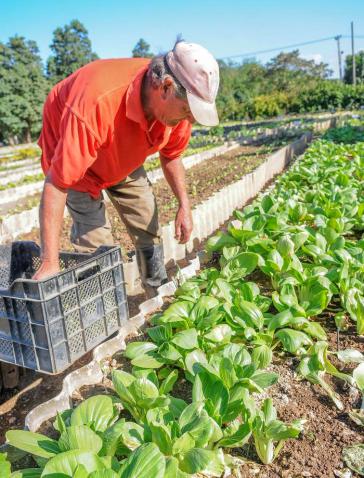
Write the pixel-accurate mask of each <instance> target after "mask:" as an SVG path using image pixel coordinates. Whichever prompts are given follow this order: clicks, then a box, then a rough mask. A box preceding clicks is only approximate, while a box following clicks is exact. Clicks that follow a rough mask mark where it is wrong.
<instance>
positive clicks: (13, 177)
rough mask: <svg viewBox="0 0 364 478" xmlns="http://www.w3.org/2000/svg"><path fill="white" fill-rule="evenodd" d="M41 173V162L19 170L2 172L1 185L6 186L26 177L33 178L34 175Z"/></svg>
mask: <svg viewBox="0 0 364 478" xmlns="http://www.w3.org/2000/svg"><path fill="white" fill-rule="evenodd" d="M41 172H42V168H41V167H40V165H39V162H38V163H35V164H31V165H30V166H25V167H22V168H19V169H18V168H17V169H14V170H12V169H10V170H8V171H0V184H1V185H2V186H4V185H5V184H8V183H15V182H17V181H20V180H21V179H23V178H25V177H26V176H33V175H34V174H40V173H41Z"/></svg>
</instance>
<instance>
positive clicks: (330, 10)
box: [0, 0, 364, 76]
mask: <svg viewBox="0 0 364 478" xmlns="http://www.w3.org/2000/svg"><path fill="white" fill-rule="evenodd" d="M0 12H1V14H0V25H1V27H0V41H2V42H5V41H7V39H8V37H9V36H12V35H14V34H19V35H23V36H25V37H26V38H29V39H32V40H35V41H36V42H37V43H38V46H39V48H40V52H41V55H42V57H43V59H46V58H47V56H48V55H49V54H50V50H49V44H50V43H51V40H52V32H53V30H54V29H55V28H56V27H57V26H63V25H64V24H66V23H68V22H69V21H70V20H72V19H74V18H77V19H78V20H80V21H81V22H82V23H83V24H84V25H85V26H86V28H87V29H88V31H89V36H90V39H91V41H92V46H93V50H94V51H96V53H97V54H98V55H99V56H100V57H101V58H111V57H122V56H130V54H131V50H132V48H133V46H134V45H135V43H136V42H137V41H138V39H139V38H140V37H143V38H145V39H146V40H147V41H148V42H149V43H150V45H151V48H152V51H154V52H160V51H166V50H168V49H169V48H171V46H172V45H173V43H174V40H175V38H176V35H177V34H178V33H181V34H182V35H183V37H184V38H185V39H186V40H189V41H193V42H196V43H201V44H203V45H204V46H206V47H207V48H208V49H209V50H210V51H211V52H212V53H213V54H214V55H215V56H216V57H217V58H220V57H225V56H230V55H237V54H240V53H248V52H251V51H256V50H264V49H268V48H275V47H280V46H283V45H290V44H293V43H300V42H305V41H310V40H315V39H320V38H324V37H329V36H333V35H337V34H342V35H350V21H351V20H353V21H354V25H355V34H356V35H361V36H362V37H363V38H361V39H357V40H356V48H357V49H360V48H361V49H364V1H363V0H345V1H342V0H331V1H329V0H305V1H302V0H301V1H297V0H296V1H295V0H290V1H287V0H281V1H277V0H276V1H274V0H260V1H257V0H256V1H254V0H241V1H237V0H218V1H204V0H174V1H166V0H164V1H163V2H162V1H160V0H157V1H152V0H149V1H144V0H143V1H137V0H134V1H133V0H129V1H125V0H117V1H116V0H111V1H108V0H103V1H100V0H97V1H95V0H89V1H87V0H63V1H58V2H57V1H54V0H53V2H52V1H51V0H47V1H44V0H2V2H1V10H0ZM350 48H351V46H350V40H349V39H343V40H342V50H343V51H344V55H345V54H347V53H350ZM300 51H301V52H302V54H303V55H304V56H305V57H307V58H314V59H316V60H321V59H322V60H323V61H325V62H327V63H329V64H330V66H331V68H332V69H333V70H334V72H335V76H337V71H338V70H337V46H336V42H335V41H334V40H330V41H326V42H322V43H317V44H312V45H307V46H305V47H302V48H300ZM275 54H276V53H270V54H264V55H257V57H256V58H257V59H258V60H260V61H262V62H266V61H267V60H269V59H270V58H271V57H272V56H274V55H275Z"/></svg>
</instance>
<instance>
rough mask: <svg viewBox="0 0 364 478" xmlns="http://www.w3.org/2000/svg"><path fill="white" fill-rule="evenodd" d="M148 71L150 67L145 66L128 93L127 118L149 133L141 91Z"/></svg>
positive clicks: (129, 87) (138, 73)
mask: <svg viewBox="0 0 364 478" xmlns="http://www.w3.org/2000/svg"><path fill="white" fill-rule="evenodd" d="M147 70H148V66H143V68H141V69H140V70H139V71H138V72H137V74H136V76H135V78H134V80H133V81H132V82H131V83H130V85H129V86H128V89H127V91H126V116H127V117H128V118H129V119H131V120H132V121H135V122H136V123H139V124H140V126H141V128H142V129H143V130H144V131H148V122H147V120H146V118H145V114H144V110H143V106H142V97H141V89H142V82H143V76H144V74H145V72H146V71H147Z"/></svg>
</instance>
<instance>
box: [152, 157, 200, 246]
mask: <svg viewBox="0 0 364 478" xmlns="http://www.w3.org/2000/svg"><path fill="white" fill-rule="evenodd" d="M160 160H161V165H162V169H163V173H164V176H165V178H166V180H167V182H168V184H169V185H170V187H171V189H172V191H173V193H174V195H175V196H176V198H177V199H178V202H179V207H178V211H177V214H176V219H175V234H176V239H177V241H178V242H179V243H180V244H185V243H186V242H187V241H188V240H189V238H190V236H191V232H192V228H193V223H192V214H191V207H190V202H189V199H188V195H187V191H186V184H185V169H184V167H183V164H182V161H181V158H177V159H172V160H170V159H167V158H165V157H163V155H160Z"/></svg>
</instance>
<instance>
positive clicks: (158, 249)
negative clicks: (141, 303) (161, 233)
mask: <svg viewBox="0 0 364 478" xmlns="http://www.w3.org/2000/svg"><path fill="white" fill-rule="evenodd" d="M136 257H137V262H138V267H139V272H140V277H141V279H142V284H143V288H144V290H145V293H146V295H147V297H148V299H151V298H152V297H155V296H156V295H157V294H158V293H157V289H158V287H160V286H161V285H163V284H165V283H166V282H167V280H168V278H167V272H166V268H165V266H164V254H163V245H162V244H155V245H153V246H149V247H143V248H142V249H136Z"/></svg>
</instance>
